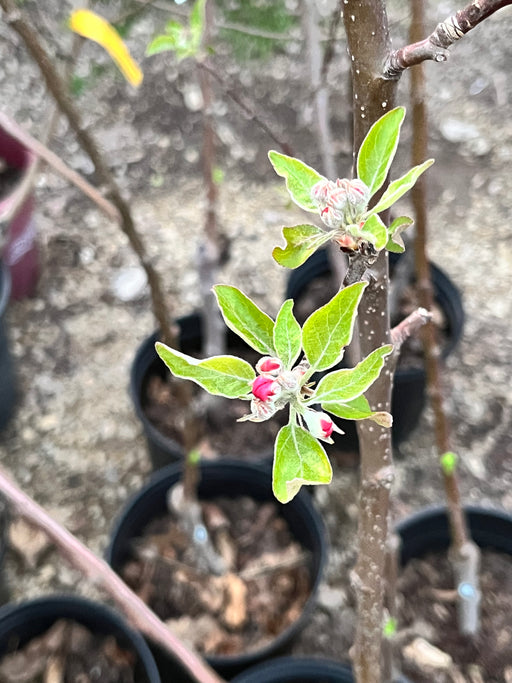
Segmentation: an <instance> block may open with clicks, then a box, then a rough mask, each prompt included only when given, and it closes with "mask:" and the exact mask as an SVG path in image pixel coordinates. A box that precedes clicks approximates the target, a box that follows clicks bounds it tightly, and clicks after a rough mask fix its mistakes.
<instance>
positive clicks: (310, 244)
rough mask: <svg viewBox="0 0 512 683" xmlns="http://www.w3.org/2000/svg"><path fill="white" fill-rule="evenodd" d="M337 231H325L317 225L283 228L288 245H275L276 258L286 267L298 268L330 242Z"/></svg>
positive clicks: (274, 253) (273, 254) (274, 254)
mask: <svg viewBox="0 0 512 683" xmlns="http://www.w3.org/2000/svg"><path fill="white" fill-rule="evenodd" d="M334 234H335V231H334V230H333V231H331V232H325V230H322V229H321V228H317V227H316V225H295V226H293V227H289V228H283V236H284V238H285V240H286V247H285V248H284V249H283V248H281V247H275V249H274V251H273V252H272V256H273V257H274V260H275V261H277V263H279V265H280V266H284V267H285V268H297V266H301V265H302V264H303V263H304V261H306V260H307V259H308V258H309V257H310V256H311V254H312V253H313V252H315V251H316V250H317V249H319V248H320V247H321V246H322V245H323V244H325V243H326V242H328V241H329V240H330V239H331V238H332V236H333V235H334Z"/></svg>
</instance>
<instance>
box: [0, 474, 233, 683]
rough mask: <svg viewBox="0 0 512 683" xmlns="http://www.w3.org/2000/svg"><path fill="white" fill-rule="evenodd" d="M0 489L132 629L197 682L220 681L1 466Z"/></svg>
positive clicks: (16, 512) (108, 569) (112, 572)
mask: <svg viewBox="0 0 512 683" xmlns="http://www.w3.org/2000/svg"><path fill="white" fill-rule="evenodd" d="M0 491H1V492H2V493H3V495H4V496H5V497H6V499H7V500H8V502H9V504H10V505H11V507H12V509H13V511H14V513H15V514H17V515H19V516H20V517H22V518H23V519H24V520H26V521H27V522H28V523H29V524H32V525H33V526H35V527H36V528H38V529H41V531H43V532H44V533H45V534H46V535H47V536H48V538H49V539H50V540H51V541H52V543H54V544H55V546H56V548H57V549H58V551H59V552H60V553H61V554H62V555H63V556H64V557H66V558H67V560H68V561H69V562H70V564H71V565H73V566H74V567H76V569H78V570H79V571H80V572H82V573H83V574H84V575H85V576H86V577H88V578H90V579H91V580H92V581H94V583H95V584H96V585H97V586H99V587H101V588H102V589H103V590H104V591H106V593H107V594H108V595H109V596H110V597H111V598H112V599H113V600H114V601H115V603H116V604H117V605H118V607H119V608H120V609H121V610H122V611H123V613H124V614H125V615H126V617H127V618H128V620H129V621H130V623H131V624H132V626H133V627H134V628H136V629H139V630H140V631H141V632H142V633H144V635H146V636H147V637H148V638H150V639H151V640H152V641H153V642H154V643H157V644H158V645H160V646H161V647H162V648H164V649H165V650H166V651H167V652H169V653H170V655H171V656H172V657H174V658H175V659H177V660H178V661H179V662H181V664H182V665H183V666H184V667H185V668H186V669H187V670H188V671H189V672H190V673H191V675H192V676H193V678H194V680H196V681H198V682H199V683H222V679H221V678H220V677H219V676H218V675H217V674H216V673H215V672H214V671H213V670H212V669H211V668H210V667H209V666H208V665H207V664H206V662H204V661H203V660H202V659H201V658H200V657H199V656H198V655H197V654H195V653H194V652H192V651H191V650H189V649H188V648H186V647H185V645H184V644H183V643H182V642H181V641H180V640H179V639H178V638H177V637H176V636H175V635H173V633H172V632H171V631H170V630H169V628H168V627H167V626H166V625H165V624H164V623H163V622H161V621H160V619H158V617H157V616H156V615H155V614H154V613H153V612H152V611H151V610H150V609H149V607H148V606H147V605H146V603H144V602H143V601H142V600H141V599H140V598H139V597H138V596H137V595H135V593H133V592H132V591H131V590H130V589H129V588H128V586H127V585H126V584H125V583H124V581H122V580H121V579H120V577H119V576H118V575H117V574H116V573H115V572H114V571H113V570H112V569H111V568H110V567H109V565H108V564H107V563H106V562H105V561H104V560H102V559H100V558H99V557H96V555H95V554H94V553H92V552H91V551H90V550H89V549H88V548H87V547H86V546H85V545H83V543H81V542H80V541H79V540H78V539H77V538H75V536H73V535H72V534H70V533H69V531H67V530H66V529H65V528H64V527H63V526H61V525H60V524H58V523H57V522H56V521H55V520H54V519H52V518H51V517H50V516H49V515H48V514H47V513H46V512H45V510H43V508H41V507H40V506H39V505H38V504H37V503H36V502H35V501H34V500H32V498H30V497H29V496H27V495H26V494H25V493H23V491H21V490H20V489H19V488H18V487H17V485H16V484H15V483H14V482H13V481H12V480H11V478H10V477H9V476H8V475H7V473H6V472H5V471H3V470H2V469H1V468H0Z"/></svg>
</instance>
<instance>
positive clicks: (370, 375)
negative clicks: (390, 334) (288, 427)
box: [308, 344, 393, 406]
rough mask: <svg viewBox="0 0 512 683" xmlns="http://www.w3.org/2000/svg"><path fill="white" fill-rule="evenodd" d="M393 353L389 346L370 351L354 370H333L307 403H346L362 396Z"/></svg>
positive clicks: (319, 384)
mask: <svg viewBox="0 0 512 683" xmlns="http://www.w3.org/2000/svg"><path fill="white" fill-rule="evenodd" d="M392 351H393V347H392V346H391V344H387V345H386V346H381V347H380V348H378V349H375V351H372V352H371V353H370V354H369V355H368V356H366V358H364V359H363V360H362V361H361V362H360V363H358V364H357V365H356V366H355V368H347V369H343V370H335V371H334V372H330V373H329V374H327V375H324V376H323V377H322V379H321V380H320V382H319V383H318V387H317V389H316V391H315V395H314V396H312V397H311V399H310V400H309V401H308V403H321V404H322V406H326V405H327V404H329V403H340V402H341V403H346V402H347V401H351V400H352V399H354V398H357V397H358V396H360V395H361V394H363V393H364V392H365V391H366V390H367V389H368V387H370V386H371V385H372V384H373V383H374V382H375V380H376V379H377V377H378V376H379V375H380V372H381V370H382V368H383V367H384V359H385V358H386V356H389V354H390V353H391V352H392Z"/></svg>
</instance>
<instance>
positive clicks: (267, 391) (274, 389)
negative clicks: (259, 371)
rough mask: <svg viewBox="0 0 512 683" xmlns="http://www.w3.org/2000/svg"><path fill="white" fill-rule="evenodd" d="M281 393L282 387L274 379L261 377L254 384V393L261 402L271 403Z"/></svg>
mask: <svg viewBox="0 0 512 683" xmlns="http://www.w3.org/2000/svg"><path fill="white" fill-rule="evenodd" d="M280 391H281V387H280V386H279V384H278V383H277V382H276V381H275V380H274V379H272V377H265V376H263V375H259V376H258V377H256V379H255V380H254V381H253V383H252V393H253V395H254V396H255V397H256V398H258V399H259V400H260V401H269V400H271V399H272V398H273V397H274V396H276V395H277V394H278V393H280Z"/></svg>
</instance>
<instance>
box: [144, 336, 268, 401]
mask: <svg viewBox="0 0 512 683" xmlns="http://www.w3.org/2000/svg"><path fill="white" fill-rule="evenodd" d="M155 348H156V352H157V353H158V355H159V356H160V358H161V359H162V360H163V362H164V363H165V364H166V365H167V367H168V368H169V370H170V371H171V372H172V374H173V375H175V376H176V377H182V378H184V379H189V380H191V381H192V382H195V383H196V384H199V386H200V387H202V388H203V389H205V390H206V391H208V392H209V393H210V394H215V395H216V396H225V397H226V398H241V397H242V396H247V394H248V393H249V392H250V388H251V387H250V385H251V382H252V381H253V380H254V378H255V376H256V374H255V372H254V369H253V368H252V366H251V365H249V363H247V362H246V361H245V360H242V359H241V358H235V356H213V357H212V358H205V359H204V360H199V359H198V358H193V357H192V356H188V355H187V354H185V353H181V351H176V349H172V348H170V347H169V346H166V345H165V344H162V343H161V342H157V343H156V344H155Z"/></svg>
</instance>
